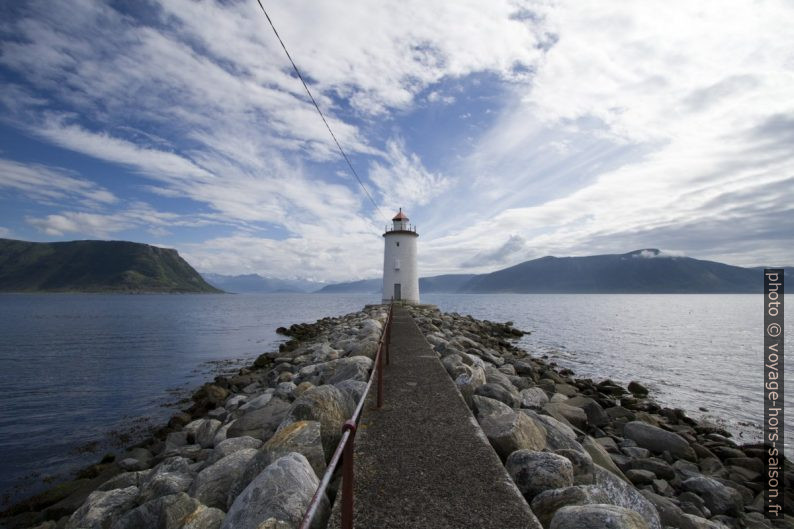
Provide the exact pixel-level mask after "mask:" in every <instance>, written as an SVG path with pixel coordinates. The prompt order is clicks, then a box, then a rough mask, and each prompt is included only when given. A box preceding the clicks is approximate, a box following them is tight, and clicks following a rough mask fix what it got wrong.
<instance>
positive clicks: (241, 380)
mask: <svg viewBox="0 0 794 529" xmlns="http://www.w3.org/2000/svg"><path fill="white" fill-rule="evenodd" d="M387 310H388V307H386V306H382V305H374V306H366V307H365V308H364V309H363V310H362V311H360V312H357V313H352V314H348V315H345V316H341V317H337V318H324V319H322V320H319V321H317V322H315V323H313V324H296V325H292V326H291V327H289V328H280V329H278V332H279V333H281V334H283V335H285V336H288V337H290V339H289V340H288V341H286V342H285V343H282V344H281V345H280V346H279V350H278V351H273V352H268V353H265V354H263V355H261V356H260V357H259V358H257V359H256V361H255V362H254V364H253V365H252V366H250V367H249V368H245V369H241V370H240V371H239V373H238V374H237V375H235V376H219V377H216V378H215V380H214V382H213V383H209V384H205V385H204V386H202V387H201V388H200V389H199V390H198V391H196V393H195V394H194V395H193V399H192V406H191V407H190V408H189V409H187V410H185V411H183V412H180V413H177V414H176V415H174V416H173V417H172V418H171V419H170V421H169V422H168V425H167V426H166V427H164V428H162V429H161V430H159V431H158V432H157V433H156V434H155V435H154V436H153V437H152V438H150V439H148V440H146V441H144V442H142V443H140V444H139V445H137V446H135V447H134V448H131V449H129V450H127V451H126V452H125V453H123V454H121V455H120V456H117V457H115V458H114V457H106V458H105V459H103V460H102V461H101V462H100V463H98V464H96V465H93V466H91V467H88V468H85V469H83V470H82V471H81V472H80V473H79V475H78V476H77V479H75V480H74V481H71V482H68V483H64V484H61V485H59V486H57V487H55V488H53V489H50V490H48V491H46V492H44V493H42V494H39V495H37V496H35V497H33V498H30V499H29V500H27V501H24V502H21V503H19V504H17V505H15V506H14V507H12V508H11V509H10V510H8V511H7V512H5V513H3V517H2V518H0V528H9V529H16V528H24V527H36V528H37V529H84V528H85V529H283V528H292V527H297V526H298V524H299V523H300V520H301V518H302V517H303V513H304V512H305V511H306V508H307V507H308V504H309V501H310V500H311V497H312V496H313V494H314V492H315V490H316V489H317V486H318V484H319V479H320V477H322V475H323V473H324V472H325V467H326V464H327V462H328V461H329V459H330V457H331V455H332V454H333V451H334V449H335V448H336V445H337V444H338V442H339V439H340V437H341V432H342V425H343V423H344V421H345V420H347V419H348V418H350V416H351V415H352V414H353V411H354V408H355V404H356V403H357V402H358V401H359V399H360V398H361V397H362V395H363V391H364V389H365V388H366V381H367V379H368V377H369V374H370V371H371V370H372V366H373V358H374V357H375V353H376V352H377V346H378V340H379V338H380V335H381V331H382V329H383V325H384V323H385V321H386V317H387ZM332 488H333V487H332ZM330 493H331V494H334V493H335V489H334V490H331V492H330ZM332 500H333V497H331V498H323V505H322V508H321V516H320V517H319V520H318V523H317V524H316V527H324V526H325V520H326V518H327V515H328V513H329V512H330V504H331V501H332Z"/></svg>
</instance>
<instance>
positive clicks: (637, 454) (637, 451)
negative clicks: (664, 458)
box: [621, 446, 651, 459]
mask: <svg viewBox="0 0 794 529" xmlns="http://www.w3.org/2000/svg"><path fill="white" fill-rule="evenodd" d="M621 450H622V451H623V453H624V454H626V455H627V456H629V457H630V458H632V459H646V458H648V457H650V455H651V451H650V450H648V449H647V448H640V447H639V446H624V447H623V448H621Z"/></svg>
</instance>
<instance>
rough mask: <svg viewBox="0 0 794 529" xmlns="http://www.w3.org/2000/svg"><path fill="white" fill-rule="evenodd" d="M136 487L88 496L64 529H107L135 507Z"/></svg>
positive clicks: (99, 491) (100, 491)
mask: <svg viewBox="0 0 794 529" xmlns="http://www.w3.org/2000/svg"><path fill="white" fill-rule="evenodd" d="M137 496H138V487H134V486H132V487H127V488H125V489H115V490H108V491H102V490H97V491H94V492H92V493H91V494H89V495H88V498H87V499H86V500H85V502H84V503H83V505H82V506H81V507H80V508H79V509H77V510H76V511H75V512H74V513H73V514H72V515H71V516H70V517H69V520H68V521H67V522H66V529H108V528H109V527H111V526H112V525H113V522H115V521H116V518H118V517H119V516H120V515H122V514H123V513H125V512H126V511H128V510H129V509H132V508H133V507H135V498H136V497H137Z"/></svg>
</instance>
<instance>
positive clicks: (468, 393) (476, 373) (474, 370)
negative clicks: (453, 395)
mask: <svg viewBox="0 0 794 529" xmlns="http://www.w3.org/2000/svg"><path fill="white" fill-rule="evenodd" d="M460 365H461V369H462V370H463V372H462V373H461V374H460V375H458V376H457V377H456V378H455V385H456V386H457V387H458V391H460V394H461V395H463V399H464V400H465V401H466V403H467V404H468V405H469V406H470V407H471V406H472V405H473V402H474V401H473V400H472V399H473V397H474V392H475V391H476V390H477V388H478V387H480V386H482V385H483V384H485V383H486V379H485V371H484V370H483V368H481V367H479V366H474V367H469V366H466V365H463V364H460Z"/></svg>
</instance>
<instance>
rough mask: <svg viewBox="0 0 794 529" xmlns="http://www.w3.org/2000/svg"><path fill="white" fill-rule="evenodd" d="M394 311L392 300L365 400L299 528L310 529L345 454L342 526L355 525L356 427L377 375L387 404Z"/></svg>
mask: <svg viewBox="0 0 794 529" xmlns="http://www.w3.org/2000/svg"><path fill="white" fill-rule="evenodd" d="M393 313H394V303H393V302H392V303H390V304H389V314H388V316H386V324H385V325H384V327H383V331H382V332H381V335H380V339H379V340H378V349H377V352H376V353H375V361H374V362H373V366H372V373H370V375H369V380H368V381H367V387H366V389H365V390H364V394H363V395H362V396H361V399H360V400H359V401H358V404H356V409H355V411H353V415H352V416H351V417H350V419H348V420H347V421H345V424H344V426H342V438H341V439H340V440H339V444H338V445H336V450H334V455H333V456H331V460H330V461H329V462H328V466H327V467H326V469H325V473H324V474H323V477H322V479H321V480H320V484H319V485H318V486H317V490H316V491H314V496H312V499H311V501H310V502H309V508H308V509H306V513H305V514H304V515H303V520H301V524H300V526H299V529H309V527H310V526H311V523H312V521H314V517H315V515H316V514H317V509H318V508H319V507H320V499H321V498H322V497H323V495H324V494H325V491H326V489H327V488H328V485H329V484H330V483H331V478H332V477H333V475H334V473H335V472H336V468H337V466H338V465H339V460H340V459H342V456H343V455H344V459H342V461H343V464H342V529H352V528H353V442H354V439H355V436H356V426H357V425H358V420H359V418H360V417H361V412H362V410H363V409H364V402H365V401H366V400H367V396H368V395H369V390H370V389H371V388H372V382H373V381H374V380H375V377H376V376H377V377H378V395H377V407H378V408H380V407H381V406H382V405H383V350H384V348H385V350H386V363H387V364H388V363H389V342H390V341H391V324H392V316H393Z"/></svg>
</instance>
